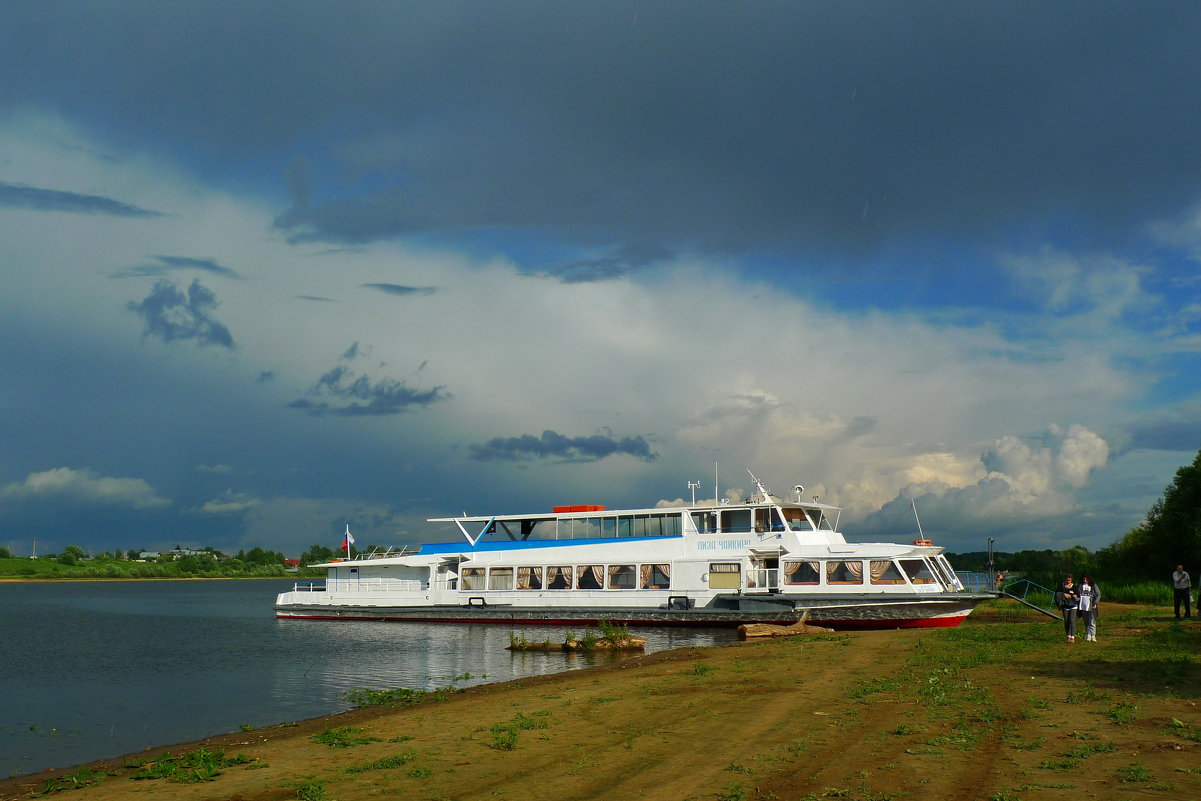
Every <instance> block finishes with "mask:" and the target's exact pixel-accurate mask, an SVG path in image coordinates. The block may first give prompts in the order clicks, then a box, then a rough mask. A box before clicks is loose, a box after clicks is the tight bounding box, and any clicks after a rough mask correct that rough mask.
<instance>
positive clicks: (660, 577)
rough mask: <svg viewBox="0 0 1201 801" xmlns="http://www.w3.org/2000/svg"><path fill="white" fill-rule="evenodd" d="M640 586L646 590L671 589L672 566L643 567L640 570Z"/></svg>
mask: <svg viewBox="0 0 1201 801" xmlns="http://www.w3.org/2000/svg"><path fill="white" fill-rule="evenodd" d="M638 586H639V587H641V588H642V589H644V590H666V589H670V588H671V565H641V566H640V567H639V568H638Z"/></svg>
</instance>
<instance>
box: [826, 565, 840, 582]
mask: <svg viewBox="0 0 1201 801" xmlns="http://www.w3.org/2000/svg"><path fill="white" fill-rule="evenodd" d="M838 565H839V563H838V562H826V581H833V580H834V574H835V573H837V572H838Z"/></svg>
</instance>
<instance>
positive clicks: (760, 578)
mask: <svg viewBox="0 0 1201 801" xmlns="http://www.w3.org/2000/svg"><path fill="white" fill-rule="evenodd" d="M775 561H776V560H770V562H769V561H768V560H764V561H763V562H761V563H756V564H755V565H753V566H752V568H751V570H750V571H749V572H748V574H747V577H746V586H748V587H755V586H758V585H759V584H763V585H765V586H778V585H779V582H780V580H782V582H783V584H785V585H786V586H817V585H821V584H826V585H855V584H859V585H862V584H864V583H867V584H872V585H885V584H905V583H906V580H908V582H909V583H910V584H934V583H937V581H938V579H937V578H936V577H935V574H934V571H935V570H938V571H939V572H944V571H945V569H944V568H943V567H942V565H941V564H939V563H938V562H937V561H936V562H934V563H933V564H934V565H935V567H934V568H933V569H932V568H931V565H930V563H928V562H926V560H924V559H900V560H898V561H896V562H893V561H889V560H867V561H861V560H851V559H844V560H831V561H804V562H792V561H784V562H783V563H782V564H781V565H780V566H779V567H778V568H777V567H775V566H770V567H769V566H767V565H769V564H770V563H774V562H775ZM741 574H742V565H741V564H739V563H738V562H710V563H709V577H708V581H709V586H710V588H711V589H736V588H739V587H741V586H742V575H741ZM823 578H824V579H825V580H824V581H823V580H822V579H823ZM942 578H943V581H946V582H948V583H953V580H952V579H951V577H950V576H949V575H947V576H943V577H942ZM459 589H461V590H512V589H518V590H603V589H610V590H634V589H642V590H667V589H671V565H669V564H628V565H552V566H549V567H543V566H528V567H489V568H483V567H464V568H462V569H461V570H460V571H459Z"/></svg>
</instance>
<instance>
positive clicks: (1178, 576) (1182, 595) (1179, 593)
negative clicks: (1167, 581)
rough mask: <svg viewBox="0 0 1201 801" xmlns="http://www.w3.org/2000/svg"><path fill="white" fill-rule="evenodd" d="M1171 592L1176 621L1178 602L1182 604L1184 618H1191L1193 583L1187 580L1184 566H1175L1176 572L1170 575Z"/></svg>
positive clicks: (1177, 617) (1178, 613)
mask: <svg viewBox="0 0 1201 801" xmlns="http://www.w3.org/2000/svg"><path fill="white" fill-rule="evenodd" d="M1172 590H1173V595H1174V596H1175V598H1174V599H1173V600H1174V601H1175V605H1176V619H1177V620H1179V619H1180V602H1181V601H1183V602H1184V617H1185V618H1186V619H1187V618H1190V617H1192V616H1193V610H1192V603H1193V581H1192V579H1190V578H1189V575H1188V573H1186V572H1185V570H1184V565H1176V572H1175V573H1173V574H1172Z"/></svg>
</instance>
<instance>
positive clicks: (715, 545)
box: [696, 540, 751, 551]
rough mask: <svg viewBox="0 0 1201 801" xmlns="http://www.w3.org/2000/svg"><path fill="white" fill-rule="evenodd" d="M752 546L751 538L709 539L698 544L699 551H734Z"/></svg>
mask: <svg viewBox="0 0 1201 801" xmlns="http://www.w3.org/2000/svg"><path fill="white" fill-rule="evenodd" d="M749 547H751V541H750V540H709V541H702V542H698V543H697V544H696V548H697V550H698V551H717V550H722V551H734V550H742V549H743V548H749Z"/></svg>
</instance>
